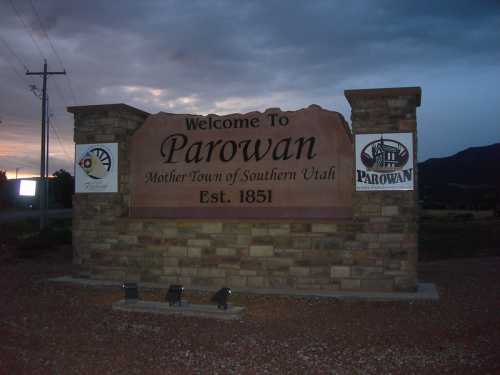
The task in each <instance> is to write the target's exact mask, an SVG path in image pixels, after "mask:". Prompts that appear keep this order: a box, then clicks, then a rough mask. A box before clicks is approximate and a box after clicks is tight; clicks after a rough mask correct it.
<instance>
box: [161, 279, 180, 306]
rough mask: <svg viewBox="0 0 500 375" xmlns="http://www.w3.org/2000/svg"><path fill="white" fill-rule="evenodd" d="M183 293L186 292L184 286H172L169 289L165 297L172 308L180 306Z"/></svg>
mask: <svg viewBox="0 0 500 375" xmlns="http://www.w3.org/2000/svg"><path fill="white" fill-rule="evenodd" d="M183 291H184V287H183V286H182V285H177V284H172V285H170V287H169V288H168V291H167V295H166V296H165V300H166V301H168V303H169V305H170V306H173V305H175V304H176V303H177V304H178V305H179V306H180V305H181V300H182V292H183Z"/></svg>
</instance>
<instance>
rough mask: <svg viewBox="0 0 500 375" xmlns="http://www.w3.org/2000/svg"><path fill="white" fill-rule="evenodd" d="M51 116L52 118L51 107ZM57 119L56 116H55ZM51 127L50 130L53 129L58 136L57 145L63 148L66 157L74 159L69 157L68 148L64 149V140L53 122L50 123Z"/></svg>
mask: <svg viewBox="0 0 500 375" xmlns="http://www.w3.org/2000/svg"><path fill="white" fill-rule="evenodd" d="M48 112H49V116H50V112H51V111H50V105H49V111H48ZM54 117H55V115H54ZM49 126H50V128H51V129H52V131H53V133H54V134H55V136H56V139H57V143H59V147H60V148H61V150H62V152H63V153H64V155H66V157H67V158H68V159H70V160H71V159H72V157H71V156H70V155H69V153H68V152H67V150H66V148H65V147H64V144H63V143H62V140H61V137H59V132H58V131H57V127H56V126H55V124H54V123H53V121H51V122H49Z"/></svg>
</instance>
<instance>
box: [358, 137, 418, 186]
mask: <svg viewBox="0 0 500 375" xmlns="http://www.w3.org/2000/svg"><path fill="white" fill-rule="evenodd" d="M413 175H414V171H413V135H412V133H390V134H358V135H356V190H357V191H363V190H413V184H414V183H413Z"/></svg>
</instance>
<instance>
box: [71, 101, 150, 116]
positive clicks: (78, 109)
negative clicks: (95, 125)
mask: <svg viewBox="0 0 500 375" xmlns="http://www.w3.org/2000/svg"><path fill="white" fill-rule="evenodd" d="M67 111H68V112H69V113H73V114H76V113H83V112H102V111H126V112H132V113H134V114H136V115H139V116H143V117H148V116H149V115H150V113H148V112H146V111H143V110H141V109H138V108H135V107H132V106H130V105H128V104H124V103H115V104H98V105H80V106H73V107H67Z"/></svg>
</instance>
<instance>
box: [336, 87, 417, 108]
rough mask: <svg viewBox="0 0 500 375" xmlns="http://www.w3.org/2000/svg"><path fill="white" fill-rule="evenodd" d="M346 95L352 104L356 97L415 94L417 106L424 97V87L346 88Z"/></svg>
mask: <svg viewBox="0 0 500 375" xmlns="http://www.w3.org/2000/svg"><path fill="white" fill-rule="evenodd" d="M344 95H345V97H346V98H347V101H348V102H349V104H351V105H352V99H356V98H375V97H391V96H414V97H416V98H417V107H419V106H420V101H421V97H422V89H421V88H420V87H386V88H375V89H361V90H345V91H344Z"/></svg>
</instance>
